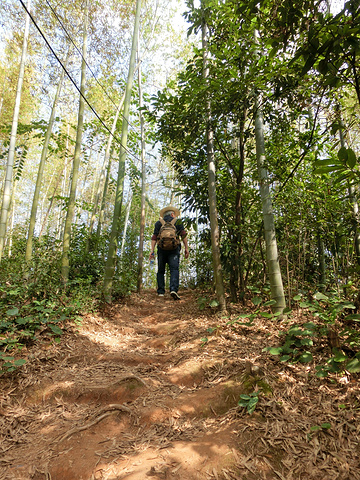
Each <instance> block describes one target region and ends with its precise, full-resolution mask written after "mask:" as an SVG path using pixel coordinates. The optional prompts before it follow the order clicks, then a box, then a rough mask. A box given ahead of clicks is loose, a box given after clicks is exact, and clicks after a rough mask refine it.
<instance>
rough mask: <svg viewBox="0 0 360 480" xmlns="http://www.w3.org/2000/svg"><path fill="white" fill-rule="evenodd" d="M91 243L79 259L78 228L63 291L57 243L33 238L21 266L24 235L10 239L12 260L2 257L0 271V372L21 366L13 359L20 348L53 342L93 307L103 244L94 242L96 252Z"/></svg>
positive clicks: (80, 236)
mask: <svg viewBox="0 0 360 480" xmlns="http://www.w3.org/2000/svg"><path fill="white" fill-rule="evenodd" d="M75 230H76V229H75ZM92 240H93V239H92V238H90V241H89V244H90V247H91V251H90V252H88V255H87V256H86V254H83V256H81V252H82V248H83V247H84V245H85V239H84V236H83V230H81V229H80V233H79V232H78V231H77V233H76V234H75V239H74V252H73V257H72V258H71V261H73V265H72V267H71V272H72V274H71V278H70V280H69V282H68V283H67V285H66V288H64V286H63V283H62V281H61V244H60V242H59V241H58V240H56V239H54V238H52V237H50V236H48V237H42V239H41V241H39V240H38V239H36V238H35V239H34V249H33V258H32V260H31V262H29V263H28V264H25V249H24V248H23V247H24V237H23V236H22V235H20V236H19V237H18V238H16V239H14V245H13V249H12V256H11V258H6V257H4V260H3V261H2V263H1V267H2V268H1V270H0V373H1V372H8V371H10V372H11V371H13V370H14V369H15V368H17V367H18V366H19V365H21V364H22V363H23V362H22V360H21V359H17V358H16V357H17V355H19V353H20V352H21V349H22V348H23V347H24V345H28V344H32V343H35V342H36V341H38V340H39V339H41V338H44V337H46V338H51V339H53V340H55V341H59V340H60V338H61V335H62V334H63V331H64V329H65V328H66V325H67V324H68V322H75V323H76V322H78V321H79V318H80V317H79V315H81V314H82V313H84V312H89V311H92V310H94V309H95V308H96V307H97V304H98V302H99V301H100V294H101V288H99V281H98V280H99V278H101V279H102V270H101V269H100V263H101V262H102V265H103V258H102V257H103V246H104V244H105V243H106V240H105V239H104V238H102V239H101V241H99V244H100V245H101V248H98V244H96V245H95V247H94V243H91V241H92ZM74 263H75V265H74ZM79 265H80V266H81V268H79ZM100 270H101V271H100Z"/></svg>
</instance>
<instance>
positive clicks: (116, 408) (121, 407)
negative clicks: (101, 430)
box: [54, 403, 132, 443]
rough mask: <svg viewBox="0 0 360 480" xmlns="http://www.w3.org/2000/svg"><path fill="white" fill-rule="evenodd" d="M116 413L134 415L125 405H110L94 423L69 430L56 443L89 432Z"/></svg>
mask: <svg viewBox="0 0 360 480" xmlns="http://www.w3.org/2000/svg"><path fill="white" fill-rule="evenodd" d="M116 411H120V412H125V413H129V414H132V411H131V409H130V408H128V407H126V406H125V405H120V404H116V403H114V404H111V405H108V406H107V407H105V408H103V409H102V410H101V412H100V413H101V414H100V415H99V416H98V417H96V418H95V419H94V420H93V421H92V422H89V423H87V424H85V425H82V426H81V427H74V428H72V429H71V430H69V431H68V432H66V433H64V434H63V435H61V437H58V438H57V439H56V440H54V441H55V442H57V443H60V442H63V441H64V440H66V439H67V438H69V437H71V435H74V434H75V433H79V432H83V431H84V430H87V429H88V428H91V427H93V426H94V425H96V424H97V423H99V422H101V420H103V419H104V418H106V417H109V416H110V415H112V414H113V413H114V412H116Z"/></svg>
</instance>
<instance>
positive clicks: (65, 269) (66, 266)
mask: <svg viewBox="0 0 360 480" xmlns="http://www.w3.org/2000/svg"><path fill="white" fill-rule="evenodd" d="M88 12H89V6H88V0H86V2H85V11H84V32H83V47H82V61H81V84H80V99H79V112H78V124H77V130H76V143H75V152H74V162H73V169H72V177H71V186H70V195H69V203H68V207H67V214H66V220H65V226H64V239H63V253H62V259H61V275H62V279H63V282H64V283H65V284H66V283H67V281H68V279H69V270H70V262H69V253H70V239H71V225H72V221H73V217H74V211H75V200H76V186H77V181H78V177H79V166H80V153H81V143H82V134H83V125H84V110H85V100H84V95H85V82H86V57H87V45H86V44H87V29H88Z"/></svg>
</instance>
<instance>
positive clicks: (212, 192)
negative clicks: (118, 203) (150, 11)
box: [202, 21, 226, 311]
mask: <svg viewBox="0 0 360 480" xmlns="http://www.w3.org/2000/svg"><path fill="white" fill-rule="evenodd" d="M202 48H203V77H204V79H205V82H208V77H209V65H208V63H209V62H208V49H207V26H206V23H205V21H203V25H202ZM205 120H206V148H207V164H208V191H209V211H210V229H211V249H212V258H213V268H214V279H215V289H216V296H217V300H218V302H219V306H220V310H221V311H225V310H226V300H225V291H224V284H223V274H222V266H221V260H220V246H219V225H218V219H217V200H216V172H215V155H214V134H213V129H212V124H211V100H210V98H209V96H208V97H207V99H206V119H205Z"/></svg>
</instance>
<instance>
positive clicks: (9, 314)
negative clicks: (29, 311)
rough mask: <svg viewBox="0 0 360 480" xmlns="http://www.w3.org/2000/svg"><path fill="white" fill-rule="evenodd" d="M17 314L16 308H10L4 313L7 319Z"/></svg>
mask: <svg viewBox="0 0 360 480" xmlns="http://www.w3.org/2000/svg"><path fill="white" fill-rule="evenodd" d="M18 313H19V309H18V308H17V307H14V308H10V310H8V311H7V312H6V315H7V316H8V317H13V316H14V315H17V314H18Z"/></svg>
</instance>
